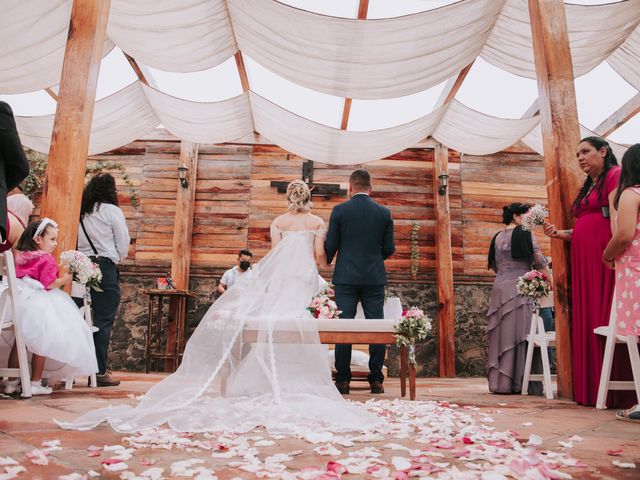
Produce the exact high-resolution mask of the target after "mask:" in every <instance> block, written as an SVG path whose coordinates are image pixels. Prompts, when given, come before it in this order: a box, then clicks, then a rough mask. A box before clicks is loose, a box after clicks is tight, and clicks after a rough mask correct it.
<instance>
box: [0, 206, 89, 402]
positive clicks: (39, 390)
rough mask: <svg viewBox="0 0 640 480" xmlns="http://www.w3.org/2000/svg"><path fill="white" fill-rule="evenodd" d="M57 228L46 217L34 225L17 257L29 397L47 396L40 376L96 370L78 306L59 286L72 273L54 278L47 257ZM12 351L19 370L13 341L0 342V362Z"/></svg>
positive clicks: (9, 388)
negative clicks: (28, 363)
mask: <svg viewBox="0 0 640 480" xmlns="http://www.w3.org/2000/svg"><path fill="white" fill-rule="evenodd" d="M57 237H58V228H57V225H56V223H55V222H54V221H53V220H51V219H48V218H45V219H43V220H41V221H38V222H32V223H31V224H29V225H28V226H27V228H26V229H25V231H24V232H23V234H22V236H21V237H20V240H19V241H18V245H17V250H18V251H17V252H16V258H15V264H16V277H17V279H18V296H17V299H16V303H17V305H16V308H17V312H16V313H17V315H16V317H17V318H19V322H18V323H17V324H16V328H19V329H20V333H21V334H22V338H23V339H24V343H25V346H26V347H27V350H28V352H29V353H30V354H31V393H32V394H33V395H48V394H50V393H51V388H49V387H44V386H43V385H42V383H41V380H42V378H43V377H46V378H49V379H60V380H62V379H68V378H72V377H73V376H75V375H91V374H92V373H95V372H97V371H98V364H97V362H96V356H95V352H94V348H93V336H92V333H91V329H90V328H89V326H88V325H87V324H86V323H85V321H84V318H83V317H82V315H81V313H80V311H79V310H78V307H76V305H75V304H74V303H73V301H72V300H71V297H69V295H67V294H66V293H65V292H63V291H62V290H60V287H61V286H63V285H66V284H68V283H69V282H71V278H72V276H71V274H70V273H64V274H63V275H62V276H60V277H59V276H58V265H57V264H56V260H55V258H54V257H53V255H52V254H51V252H53V250H55V248H56V246H57V244H58V243H57ZM9 349H11V352H10V354H9V359H8V364H9V367H11V368H16V367H17V366H18V356H17V351H16V348H15V343H14V342H13V338H8V337H6V336H5V335H4V334H3V336H2V338H1V339H0V356H1V357H2V359H5V358H6V355H7V353H8V351H9ZM17 383H18V380H17V379H16V380H12V381H9V382H7V383H6V384H5V388H4V391H5V393H13V392H14V391H15V390H16V389H17Z"/></svg>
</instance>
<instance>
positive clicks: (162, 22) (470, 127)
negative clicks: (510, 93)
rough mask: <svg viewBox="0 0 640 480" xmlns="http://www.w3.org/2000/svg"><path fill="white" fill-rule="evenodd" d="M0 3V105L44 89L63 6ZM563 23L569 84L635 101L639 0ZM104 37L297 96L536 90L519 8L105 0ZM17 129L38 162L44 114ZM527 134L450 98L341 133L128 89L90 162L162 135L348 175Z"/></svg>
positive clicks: (466, 1)
mask: <svg viewBox="0 0 640 480" xmlns="http://www.w3.org/2000/svg"><path fill="white" fill-rule="evenodd" d="M5 4H6V5H4V4H3V6H4V13H3V15H2V17H0V64H1V65H2V66H3V68H2V73H0V94H15V93H21V92H30V91H34V90H40V89H44V88H47V87H53V86H55V85H56V84H57V83H58V82H59V79H60V73H61V69H62V60H63V56H64V48H65V41H66V36H67V29H68V23H69V16H70V9H71V0H49V1H47V2H42V1H37V0H6V2H5ZM566 11H567V23H568V27H569V38H570V45H571V52H572V56H573V65H574V72H575V75H576V76H579V75H583V74H585V73H587V72H589V71H591V70H592V69H594V68H595V67H596V66H598V65H599V64H600V63H601V62H603V61H607V62H608V63H609V64H610V65H611V67H612V68H613V69H614V70H615V71H616V72H617V73H618V74H619V75H620V76H621V77H623V78H624V79H625V80H626V81H627V82H628V83H629V84H630V85H632V86H633V87H634V88H635V89H640V0H627V1H624V2H616V3H611V4H606V5H597V6H584V5H570V4H567V5H566ZM107 35H108V37H109V38H108V39H107V41H106V42H105V55H106V53H108V52H109V51H110V50H111V49H112V48H113V46H114V45H115V46H117V47H119V48H120V49H122V51H124V52H125V53H127V54H128V55H130V56H131V57H133V58H134V59H135V60H136V61H137V62H138V63H139V64H140V65H141V66H143V67H144V66H149V67H153V68H157V69H160V70H164V71H168V72H196V71H202V70H206V69H209V68H212V67H216V66H218V65H220V64H222V63H224V62H225V61H226V60H228V59H230V58H231V57H232V56H233V55H234V53H235V52H236V51H238V50H240V51H242V52H244V53H246V54H247V55H248V56H249V57H251V58H252V59H253V60H255V61H256V62H257V63H259V64H260V65H261V66H262V67H264V68H266V69H267V70H269V71H271V72H273V73H275V74H277V75H279V76H280V77H282V78H283V79H286V80H288V81H290V82H293V83H295V84H297V85H299V86H301V87H305V88H308V89H311V90H314V91H316V92H322V93H324V94H328V95H334V96H336V97H346V98H353V99H361V100H374V99H396V98H399V97H402V96H405V95H410V94H416V93H418V92H423V91H426V90H427V89H429V88H432V87H434V86H436V85H438V84H441V83H442V82H443V81H445V80H447V79H449V78H451V77H455V76H456V75H457V74H458V72H459V71H460V70H461V69H463V68H464V67H465V66H467V65H469V64H470V63H471V62H473V61H474V60H475V59H476V58H477V57H481V58H482V59H483V60H485V61H487V62H489V63H491V64H493V65H495V66H497V67H499V68H501V69H503V70H506V71H508V72H511V73H512V74H515V75H519V76H521V77H525V78H535V66H534V61H533V51H532V46H531V31H530V26H529V20H528V6H527V0H460V1H458V2H456V3H452V4H450V5H447V6H444V7H440V8H436V9H432V10H428V11H424V12H419V13H413V14H409V15H404V16H400V17H395V18H384V19H371V20H359V19H354V18H338V17H332V16H329V15H323V14H319V13H313V12H308V11H305V10H301V9H299V8H295V7H292V6H290V5H287V4H285V3H281V2H277V1H275V0H226V1H225V0H184V1H181V2H175V1H173V0H156V1H153V2H152V1H149V0H112V1H111V10H110V17H109V23H108V27H107ZM250 84H251V82H250ZM250 86H251V85H250ZM215 88H216V86H215V85H211V89H215ZM17 123H18V128H19V130H20V134H21V137H22V139H23V142H24V143H25V144H26V145H27V146H29V147H31V148H33V149H35V150H39V151H43V152H47V151H48V148H49V143H50V138H51V131H52V126H53V115H49V116H42V117H19V118H18V119H17ZM538 123H539V119H538V118H537V117H532V118H523V119H504V118H496V117H493V116H490V115H487V114H484V113H481V112H478V111H475V110H472V109H470V108H468V107H466V106H465V105H463V104H462V103H460V102H458V101H456V100H453V101H451V102H449V103H447V104H445V105H443V106H440V107H438V108H436V109H435V110H433V111H432V110H431V109H430V108H428V106H426V107H425V110H424V114H423V115H421V116H420V117H419V118H417V119H416V120H413V121H410V122H403V123H402V124H399V125H394V126H391V127H389V128H384V129H379V130H372V131H365V132H361V131H349V130H340V129H338V128H334V127H331V126H327V125H322V124H320V123H316V122H314V121H311V120H309V119H307V118H303V117H301V116H299V115H296V114H294V113H292V112H290V111H288V110H286V109H284V108H283V107H281V106H279V105H278V104H277V102H274V101H272V100H271V99H267V98H264V96H260V95H258V94H257V93H255V92H254V91H248V92H245V93H244V94H241V95H235V96H232V97H231V98H228V99H223V100H220V101H217V102H194V101H190V100H186V99H182V98H177V97H174V96H171V95H168V94H167V93H164V92H162V91H160V90H159V89H157V88H152V87H150V86H147V85H143V84H142V83H140V82H135V83H133V84H131V85H129V86H128V87H126V88H124V89H122V90H121V91H119V92H117V93H115V94H113V95H110V96H108V97H106V98H102V99H100V100H98V101H97V102H96V107H95V111H94V120H93V125H92V129H91V140H90V147H89V153H90V154H95V153H100V152H104V151H107V150H110V149H113V148H115V147H118V146H121V145H123V144H126V143H128V142H130V141H132V140H134V139H135V138H138V137H140V136H142V135H144V134H145V133H147V132H148V131H150V130H152V129H154V128H156V127H157V126H158V125H163V126H164V127H165V128H166V129H167V130H169V131H170V132H171V133H172V134H174V135H176V136H177V137H179V138H181V139H185V140H190V141H194V142H200V143H220V142H227V141H233V140H235V139H238V138H241V137H243V136H245V135H247V134H248V133H251V132H252V131H257V132H259V133H261V134H262V135H264V136H265V137H266V138H268V139H269V140H270V141H272V142H274V143H276V144H278V145H280V146H282V147H283V148H285V149H287V150H289V151H291V152H293V153H296V154H298V155H300V156H303V157H305V158H309V159H312V160H317V161H321V162H325V163H332V164H355V163H362V162H367V161H371V160H376V159H379V158H382V157H384V156H387V155H390V154H393V153H395V152H397V151H400V150H403V149H404V148H407V147H410V146H412V145H414V144H415V143H416V142H418V141H420V140H421V139H423V138H425V137H426V136H433V137H434V138H435V139H436V140H438V141H440V142H441V143H443V144H445V145H447V146H448V147H450V148H453V149H456V150H459V151H461V152H466V153H470V154H476V155H483V154H490V153H493V152H496V151H499V150H502V149H504V148H506V147H508V146H510V145H512V144H513V143H515V142H517V141H518V140H520V139H522V140H523V141H525V143H527V144H528V145H530V146H531V147H532V148H533V149H535V150H537V151H540V150H541V149H540V146H541V142H540V134H539V128H538ZM618 148H620V149H623V148H624V147H622V146H616V149H618Z"/></svg>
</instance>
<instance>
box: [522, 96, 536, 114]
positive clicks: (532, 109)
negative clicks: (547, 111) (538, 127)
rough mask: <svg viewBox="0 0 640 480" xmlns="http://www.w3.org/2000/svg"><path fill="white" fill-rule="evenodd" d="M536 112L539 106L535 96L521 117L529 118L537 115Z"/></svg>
mask: <svg viewBox="0 0 640 480" xmlns="http://www.w3.org/2000/svg"><path fill="white" fill-rule="evenodd" d="M538 112H540V107H539V106H538V99H537V98H536V99H535V100H534V101H533V103H532V104H531V106H530V107H529V108H528V109H527V111H526V112H524V113H523V114H522V118H531V117H533V116H535V115H537V114H538Z"/></svg>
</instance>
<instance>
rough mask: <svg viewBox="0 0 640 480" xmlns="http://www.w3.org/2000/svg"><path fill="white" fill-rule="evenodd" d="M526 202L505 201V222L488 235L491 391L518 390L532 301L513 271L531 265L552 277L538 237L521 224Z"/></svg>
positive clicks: (535, 387)
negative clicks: (493, 274) (491, 273)
mask: <svg viewBox="0 0 640 480" xmlns="http://www.w3.org/2000/svg"><path fill="white" fill-rule="evenodd" d="M529 208H530V206H529V205H526V204H523V203H512V204H511V205H508V206H506V207H504V208H503V213H502V220H503V223H504V224H505V225H507V227H506V228H505V229H504V230H501V231H500V232H498V233H497V234H496V235H495V236H494V237H493V240H492V241H491V247H490V248H489V262H488V263H489V268H490V269H492V270H494V271H495V272H496V279H495V281H494V283H493V290H492V291H491V302H490V304H489V311H488V312H487V343H488V346H489V353H488V358H487V379H488V381H489V390H490V391H491V392H492V393H520V391H521V390H522V377H523V376H524V364H525V360H526V354H527V342H526V336H527V334H528V333H529V329H530V327H531V316H532V314H533V305H532V300H531V298H529V297H525V296H523V295H520V294H518V292H517V291H516V284H517V282H518V277H521V276H522V275H524V274H525V273H527V272H528V271H530V270H531V269H532V268H536V269H538V270H540V271H543V272H544V273H545V274H547V275H548V276H549V278H551V275H550V273H549V269H548V268H547V259H546V258H545V257H544V255H542V252H540V247H539V246H538V242H537V241H536V239H535V237H534V236H533V235H532V234H531V232H529V231H526V230H523V228H522V226H521V225H522V220H523V218H524V214H525V213H527V211H528V210H529ZM528 390H529V392H528V393H530V394H540V393H542V385H541V383H540V382H530V383H529V389H528Z"/></svg>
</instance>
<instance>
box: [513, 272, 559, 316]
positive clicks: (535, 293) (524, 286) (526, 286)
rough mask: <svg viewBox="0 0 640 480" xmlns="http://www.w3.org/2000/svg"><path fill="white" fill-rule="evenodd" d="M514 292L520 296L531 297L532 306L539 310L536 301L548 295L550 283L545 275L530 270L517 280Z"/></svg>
mask: <svg viewBox="0 0 640 480" xmlns="http://www.w3.org/2000/svg"><path fill="white" fill-rule="evenodd" d="M516 291H517V292H518V293H519V294H520V295H524V296H525V297H531V298H532V299H533V306H534V308H535V309H536V310H537V309H538V308H539V305H538V300H539V299H540V298H542V297H546V296H547V295H549V292H550V291H551V282H550V281H549V277H548V276H547V275H546V274H544V273H542V272H539V271H538V270H531V271H529V272H527V273H525V274H524V275H522V276H521V277H519V278H518V283H516Z"/></svg>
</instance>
